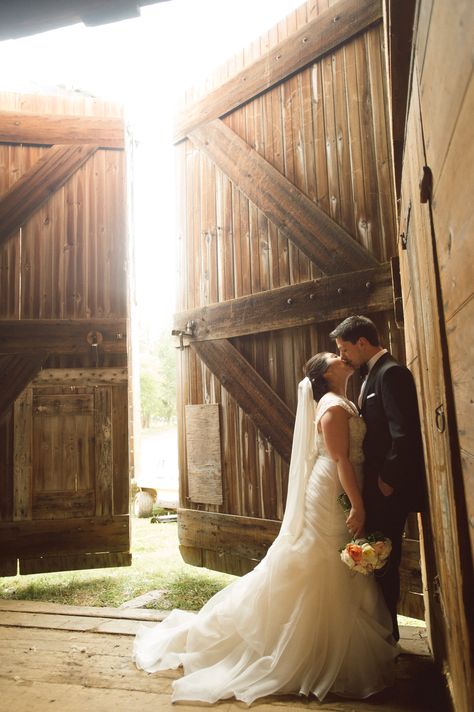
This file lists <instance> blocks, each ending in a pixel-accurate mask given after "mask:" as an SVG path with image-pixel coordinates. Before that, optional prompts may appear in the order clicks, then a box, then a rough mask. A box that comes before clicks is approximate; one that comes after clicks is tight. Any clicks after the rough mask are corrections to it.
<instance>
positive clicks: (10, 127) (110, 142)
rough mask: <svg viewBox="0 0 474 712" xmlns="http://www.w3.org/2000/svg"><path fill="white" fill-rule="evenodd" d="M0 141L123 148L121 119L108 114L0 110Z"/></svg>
mask: <svg viewBox="0 0 474 712" xmlns="http://www.w3.org/2000/svg"><path fill="white" fill-rule="evenodd" d="M0 143H28V144H37V145H40V146H45V145H54V144H71V143H73V144H76V145H77V144H94V145H96V146H99V147H100V148H123V147H124V125H123V119H121V118H113V117H110V116H84V115H76V116H74V115H71V114H33V113H26V112H15V111H0Z"/></svg>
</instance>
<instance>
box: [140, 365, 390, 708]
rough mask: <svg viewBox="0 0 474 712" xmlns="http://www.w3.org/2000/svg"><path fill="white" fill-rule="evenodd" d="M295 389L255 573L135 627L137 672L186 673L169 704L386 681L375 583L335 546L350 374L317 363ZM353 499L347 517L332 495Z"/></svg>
mask: <svg viewBox="0 0 474 712" xmlns="http://www.w3.org/2000/svg"><path fill="white" fill-rule="evenodd" d="M305 373H306V377H305V378H304V379H303V380H302V381H301V383H300V384H299V386H298V408H297V413H296V422H295V430H294V435H293V446H292V453H291V463H290V474H289V485H288V496H287V503H286V509H285V515H284V517H283V522H282V526H281V529H280V533H279V535H278V536H277V538H276V539H275V541H274V542H273V544H272V546H271V547H270V548H269V550H268V552H267V555H266V556H265V558H264V559H263V560H262V561H261V562H260V563H259V564H258V565H257V566H256V567H255V569H254V570H253V571H251V572H250V573H248V574H246V575H245V576H243V577H242V578H240V579H237V580H236V581H234V582H232V583H231V584H230V585H229V586H227V587H226V588H224V589H223V590H222V591H219V593H217V594H216V595H215V596H213V597H212V598H211V599H210V600H209V601H208V602H207V603H206V605H205V606H204V607H203V608H202V609H201V611H199V613H197V614H195V613H191V612H186V611H180V610H174V611H172V612H171V613H170V615H169V616H168V617H167V618H166V619H165V620H164V621H163V622H162V623H158V624H157V625H154V626H153V627H146V626H144V625H143V626H141V628H140V629H139V631H138V634H137V637H136V639H135V644H134V653H133V657H134V660H135V663H136V665H137V666H138V667H139V668H141V669H143V670H146V671H148V672H156V671H158V670H164V669H170V668H177V667H179V666H182V667H183V670H184V675H183V677H181V678H179V679H177V680H175V681H174V682H173V694H172V701H173V702H176V701H178V700H179V701H181V700H183V701H184V700H187V701H196V702H198V701H199V702H207V703H212V702H216V701H217V700H220V699H227V698H230V697H235V698H236V699H238V700H242V701H243V702H245V703H247V704H250V703H251V702H253V701H254V700H255V699H257V698H259V697H263V696H266V695H273V694H280V695H281V694H291V693H294V694H300V695H309V694H311V693H312V694H313V695H315V696H316V697H317V698H318V699H319V700H323V699H324V698H325V696H326V695H327V694H328V693H329V692H331V693H335V694H337V695H342V696H346V697H354V698H364V697H368V696H369V695H372V694H374V693H376V692H378V691H380V690H381V689H383V688H385V687H387V686H388V685H390V684H392V682H393V678H394V660H395V657H396V656H397V654H398V651H397V647H396V644H395V642H394V640H393V638H392V636H391V629H392V624H391V618H390V615H389V613H388V610H387V608H386V606H385V603H384V601H383V599H382V596H381V593H380V590H379V587H378V585H377V583H376V582H375V581H374V579H373V578H372V577H371V576H363V575H361V574H359V573H354V572H351V571H350V569H349V568H348V567H347V566H345V565H344V563H342V561H341V560H340V555H339V547H341V546H342V545H344V544H346V543H347V541H348V540H349V539H350V536H351V535H356V536H357V535H360V534H361V533H362V532H363V528H364V519H365V512H364V507H363V503H362V496H361V487H362V481H361V477H362V460H363V456H362V441H363V438H364V433H365V425H364V422H363V420H362V419H361V418H359V416H358V411H357V408H356V407H355V406H354V404H353V403H351V402H350V401H349V400H348V399H347V398H346V396H345V393H346V384H347V380H348V378H349V377H350V376H351V375H352V373H353V369H352V368H351V366H349V365H348V364H346V363H344V361H342V360H341V359H340V358H339V357H338V356H336V355H335V354H332V353H321V354H316V355H315V356H313V357H312V358H311V359H310V360H309V361H308V363H307V364H306V366H305ZM342 491H345V492H346V494H347V495H348V497H349V499H350V502H351V510H350V512H349V515H348V516H347V517H346V515H345V514H344V512H343V510H342V508H341V506H340V504H339V502H338V501H337V497H338V495H339V494H341V493H342Z"/></svg>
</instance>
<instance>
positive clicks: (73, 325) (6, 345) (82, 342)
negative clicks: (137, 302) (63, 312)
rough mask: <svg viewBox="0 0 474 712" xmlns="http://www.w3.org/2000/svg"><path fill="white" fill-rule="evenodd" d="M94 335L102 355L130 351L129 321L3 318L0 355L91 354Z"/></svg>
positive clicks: (0, 329) (1, 320)
mask: <svg viewBox="0 0 474 712" xmlns="http://www.w3.org/2000/svg"><path fill="white" fill-rule="evenodd" d="M93 334H98V336H97V337H96V338H97V341H98V342H99V346H98V349H99V353H100V352H102V353H104V352H105V353H126V352H127V320H126V319H20V320H7V319H0V355H2V354H26V353H28V354H29V353H37V352H44V351H46V352H47V353H48V354H68V353H73V354H79V353H90V351H91V349H92V348H93V347H92V346H91V341H90V340H89V341H88V337H89V338H90V336H91V335H93Z"/></svg>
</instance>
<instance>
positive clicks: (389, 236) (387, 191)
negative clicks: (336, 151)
mask: <svg viewBox="0 0 474 712" xmlns="http://www.w3.org/2000/svg"><path fill="white" fill-rule="evenodd" d="M366 39H367V57H368V70H369V75H370V89H371V106H372V122H373V143H374V153H375V170H376V178H377V196H378V201H379V215H380V248H379V252H378V254H377V258H378V259H379V260H380V261H382V262H386V261H387V260H389V259H390V257H393V255H394V254H395V253H396V249H397V247H396V238H395V235H396V214H395V191H394V174H393V158H392V151H391V148H390V145H389V137H390V126H389V121H390V119H389V116H388V112H387V111H386V105H387V101H388V90H387V86H386V76H387V75H386V71H385V66H384V56H385V55H384V51H383V46H382V45H383V41H384V37H383V28H382V25H378V26H377V27H374V28H372V29H369V30H368V31H367V34H366Z"/></svg>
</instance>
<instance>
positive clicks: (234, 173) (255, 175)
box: [190, 119, 378, 274]
mask: <svg viewBox="0 0 474 712" xmlns="http://www.w3.org/2000/svg"><path fill="white" fill-rule="evenodd" d="M190 138H191V140H192V142H193V143H195V145H196V146H197V147H198V148H199V149H200V150H202V151H203V152H204V153H205V154H206V155H208V156H209V157H210V158H211V159H212V160H213V161H214V162H215V163H216V165H217V166H218V167H219V168H220V169H221V170H222V171H223V172H224V173H225V174H226V175H227V176H228V177H229V178H230V179H231V180H232V181H233V182H234V183H235V184H236V185H238V186H239V189H240V190H241V191H242V192H243V193H244V194H245V195H246V196H247V198H248V199H249V200H251V201H252V203H254V204H255V205H257V207H259V208H260V210H261V211H262V212H263V213H264V214H265V215H266V217H267V218H268V219H269V220H271V221H272V222H273V223H274V224H275V225H276V226H277V227H278V228H279V230H281V232H282V233H284V234H285V235H286V237H288V239H289V240H291V241H292V243H294V244H295V245H296V246H297V247H299V249H300V250H301V251H302V252H304V254H305V255H306V256H307V257H309V259H310V260H312V261H313V262H314V263H315V264H316V265H317V266H318V267H320V268H321V270H322V271H323V272H324V273H325V274H339V273H341V272H350V271H354V270H357V269H364V268H368V267H374V266H376V265H377V264H378V262H377V260H376V259H375V257H373V255H371V254H370V253H369V252H368V251H367V250H365V249H364V248H363V247H361V245H359V244H358V243H357V242H356V240H354V239H353V238H352V237H351V236H350V235H349V234H348V233H347V232H346V231H345V230H344V229H343V228H342V227H341V226H340V225H338V224H337V223H336V222H335V221H334V220H332V219H331V218H330V217H329V216H328V215H327V214H326V213H325V212H324V211H323V210H321V209H320V208H319V207H318V205H316V203H314V202H313V201H312V200H310V198H308V197H307V196H306V195H305V194H304V193H303V192H302V191H300V190H299V189H298V188H297V187H296V186H295V185H294V184H293V183H292V182H291V181H290V180H288V178H286V177H285V176H283V175H282V174H281V173H280V172H279V171H277V170H276V169H275V168H274V167H273V166H272V165H271V164H270V163H268V161H266V160H265V159H264V158H263V156H261V155H260V154H259V153H258V152H257V151H255V149H253V148H252V147H251V146H249V144H247V143H246V141H244V140H242V139H241V138H240V137H239V136H238V135H237V134H236V133H234V131H232V129H230V128H229V127H228V126H226V124H225V123H224V122H223V121H220V120H219V119H217V120H215V121H212V122H211V123H209V124H207V125H206V126H203V127H200V128H198V129H195V130H193V131H192V132H191V133H190Z"/></svg>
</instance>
